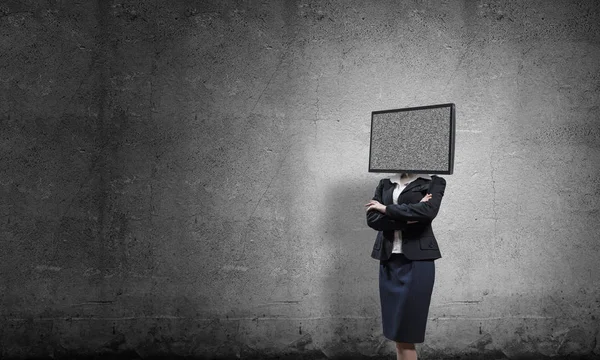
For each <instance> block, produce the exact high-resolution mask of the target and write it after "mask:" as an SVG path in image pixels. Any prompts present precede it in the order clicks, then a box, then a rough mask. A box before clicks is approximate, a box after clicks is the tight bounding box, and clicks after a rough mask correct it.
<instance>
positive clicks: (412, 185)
mask: <svg viewBox="0 0 600 360" xmlns="http://www.w3.org/2000/svg"><path fill="white" fill-rule="evenodd" d="M419 185H423V179H421V178H418V179H415V180H413V181H412V182H411V183H410V184H408V185H406V187H405V188H404V190H402V192H401V193H400V195H402V194H404V193H405V192H406V191H409V190H410V189H412V188H414V187H415V186H419Z"/></svg>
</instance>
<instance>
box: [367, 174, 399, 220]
mask: <svg viewBox="0 0 600 360" xmlns="http://www.w3.org/2000/svg"><path fill="white" fill-rule="evenodd" d="M382 191H383V180H380V181H379V185H377V188H376V189H375V195H374V196H373V200H377V201H378V202H380V203H383V202H382V199H381V197H382V195H381V194H382ZM367 225H369V227H370V228H372V229H374V230H378V231H390V230H404V229H405V228H406V221H405V220H399V221H396V220H392V219H391V218H390V217H389V216H387V215H385V214H382V213H380V212H379V211H377V210H369V211H367Z"/></svg>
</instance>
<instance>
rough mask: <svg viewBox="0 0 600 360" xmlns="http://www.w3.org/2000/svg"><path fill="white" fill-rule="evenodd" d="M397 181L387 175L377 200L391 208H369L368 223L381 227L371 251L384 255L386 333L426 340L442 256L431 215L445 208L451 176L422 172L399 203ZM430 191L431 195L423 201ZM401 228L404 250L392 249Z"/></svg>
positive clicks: (382, 285)
mask: <svg viewBox="0 0 600 360" xmlns="http://www.w3.org/2000/svg"><path fill="white" fill-rule="evenodd" d="M395 181H398V180H395ZM395 187H396V184H394V183H392V182H391V181H390V179H382V180H381V181H380V182H379V185H378V186H377V189H376V190H375V195H374V196H373V200H376V201H378V202H380V203H382V204H384V205H387V206H386V209H385V214H382V213H380V212H379V211H377V210H369V211H367V224H368V225H369V226H370V227H371V228H373V229H375V230H377V237H376V239H375V244H374V245H373V251H372V253H371V257H373V258H375V259H378V260H380V265H379V295H380V300H381V317H382V327H383V335H384V336H385V337H386V338H388V339H390V340H394V341H396V342H399V343H411V344H414V343H422V342H423V341H424V339H425V329H426V325H427V316H428V313H429V304H430V302H431V294H432V291H433V284H434V281H435V265H434V260H435V259H439V258H440V257H441V253H440V250H439V247H438V244H437V240H436V239H435V236H434V234H433V230H432V228H431V221H432V220H433V219H434V218H435V217H436V215H437V213H438V211H439V207H440V205H441V201H442V197H443V195H444V191H445V188H446V181H445V180H444V179H443V178H441V177H438V176H435V175H434V176H432V177H431V180H429V179H425V178H423V177H419V178H417V179H415V180H413V181H412V182H410V183H408V185H406V187H405V188H404V190H402V192H401V193H400V194H399V196H398V199H397V201H396V204H394V201H393V200H394V199H393V198H392V196H393V192H394V188H395ZM428 193H429V194H432V197H431V199H429V201H426V202H421V199H423V197H424V196H425V195H426V194H428ZM407 221H418V222H417V223H413V224H407ZM396 230H400V231H401V234H402V236H401V239H402V253H401V254H400V253H392V250H393V242H394V232H395V231H396Z"/></svg>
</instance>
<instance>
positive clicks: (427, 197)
mask: <svg viewBox="0 0 600 360" xmlns="http://www.w3.org/2000/svg"><path fill="white" fill-rule="evenodd" d="M429 200H431V194H427V195H425V196H424V197H423V198H422V199H421V201H419V202H426V201H429ZM406 223H407V224H414V223H418V221H407V222H406Z"/></svg>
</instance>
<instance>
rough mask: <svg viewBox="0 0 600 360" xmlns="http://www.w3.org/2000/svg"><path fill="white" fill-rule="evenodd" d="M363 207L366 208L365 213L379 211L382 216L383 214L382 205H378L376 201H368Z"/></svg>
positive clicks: (383, 206) (383, 207) (383, 208)
mask: <svg viewBox="0 0 600 360" xmlns="http://www.w3.org/2000/svg"><path fill="white" fill-rule="evenodd" d="M365 207H366V208H367V211H369V210H375V211H379V212H380V213H382V214H385V205H383V204H382V203H380V202H379V201H377V200H371V201H369V202H368V203H367V204H365Z"/></svg>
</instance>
